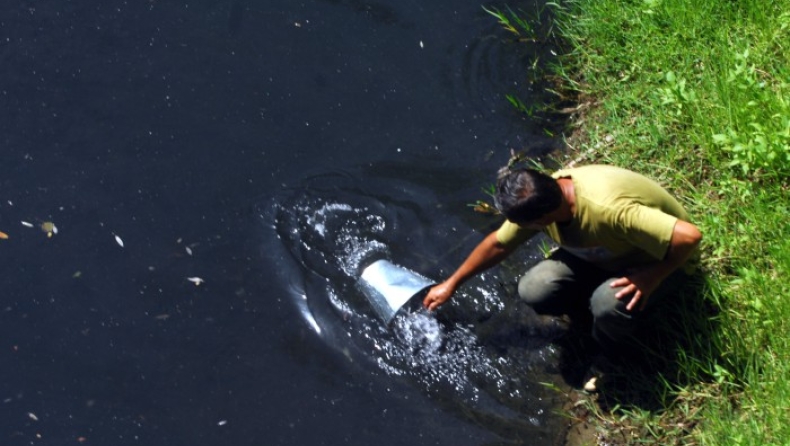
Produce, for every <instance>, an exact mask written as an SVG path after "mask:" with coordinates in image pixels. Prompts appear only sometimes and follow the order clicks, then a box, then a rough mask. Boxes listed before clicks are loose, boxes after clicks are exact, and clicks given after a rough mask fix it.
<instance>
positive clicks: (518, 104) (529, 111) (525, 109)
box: [505, 94, 535, 117]
mask: <svg viewBox="0 0 790 446" xmlns="http://www.w3.org/2000/svg"><path fill="white" fill-rule="evenodd" d="M505 98H506V99H507V101H508V102H510V105H512V106H513V108H515V109H516V110H518V111H519V112H521V113H524V114H525V115H527V116H530V117H531V116H532V115H533V114H534V113H535V106H534V105H532V106H528V105H527V104H525V103H524V101H522V100H521V99H519V98H518V97H516V96H514V95H512V94H506V95H505Z"/></svg>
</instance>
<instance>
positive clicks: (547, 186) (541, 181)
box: [494, 168, 562, 223]
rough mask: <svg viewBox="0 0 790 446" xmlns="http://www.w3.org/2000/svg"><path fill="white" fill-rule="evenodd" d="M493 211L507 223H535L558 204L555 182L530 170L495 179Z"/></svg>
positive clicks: (559, 197) (557, 187) (559, 198)
mask: <svg viewBox="0 0 790 446" xmlns="http://www.w3.org/2000/svg"><path fill="white" fill-rule="evenodd" d="M494 199H495V201H496V207H497V209H499V212H501V213H502V214H503V215H504V216H505V217H507V219H508V220H510V221H513V222H517V223H523V222H529V221H533V220H537V219H539V218H541V217H543V216H544V215H546V214H548V213H550V212H552V211H554V210H556V209H557V208H558V207H559V206H560V204H561V203H562V190H561V189H560V186H559V184H557V180H555V179H554V178H552V177H550V176H549V175H546V174H544V173H541V172H538V171H537V170H534V169H526V168H522V169H514V170H509V171H508V172H506V173H505V174H504V175H502V176H500V177H499V178H498V179H497V183H496V197H494Z"/></svg>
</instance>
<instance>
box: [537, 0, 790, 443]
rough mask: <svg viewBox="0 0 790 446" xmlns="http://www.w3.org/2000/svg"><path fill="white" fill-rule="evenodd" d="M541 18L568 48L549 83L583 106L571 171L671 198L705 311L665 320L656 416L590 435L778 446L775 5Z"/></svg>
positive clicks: (789, 138)
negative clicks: (601, 174)
mask: <svg viewBox="0 0 790 446" xmlns="http://www.w3.org/2000/svg"><path fill="white" fill-rule="evenodd" d="M552 5H553V6H554V8H555V15H556V23H555V27H556V30H557V33H558V34H560V35H561V36H562V37H563V38H564V39H565V41H566V42H567V43H568V45H569V51H568V54H567V55H565V56H564V57H562V58H561V59H560V62H559V63H558V64H557V66H556V71H557V72H558V73H559V74H560V75H562V76H564V77H565V81H566V83H565V85H566V87H567V88H573V89H576V90H578V92H579V93H580V97H583V98H587V101H588V102H589V103H591V104H592V103H594V104H597V105H596V106H594V107H591V108H589V109H588V110H587V112H586V114H585V116H584V119H583V124H582V125H581V126H580V127H579V128H577V129H576V130H575V133H574V135H573V136H571V138H570V139H569V144H570V145H571V146H572V147H573V149H574V153H571V154H570V155H571V156H572V157H578V155H579V154H580V153H583V154H584V155H585V158H586V159H587V160H588V161H596V162H607V163H612V164H616V165H620V166H624V167H628V168H631V169H633V170H636V171H640V172H642V173H644V174H646V175H648V176H650V177H653V178H656V179H658V180H659V181H660V182H661V183H663V184H664V185H665V186H667V187H669V188H670V189H672V190H673V191H674V193H675V194H676V195H677V196H680V197H682V199H683V200H684V203H685V205H686V206H687V208H688V209H689V210H690V212H691V214H692V215H693V220H694V222H695V223H697V224H698V225H699V226H700V228H701V229H702V231H703V233H704V234H705V241H704V248H703V249H704V255H703V260H704V268H703V275H704V280H705V282H706V284H707V285H706V286H704V287H701V288H700V289H699V290H698V291H697V293H696V295H695V296H693V297H694V298H696V299H699V300H702V301H704V302H705V303H706V304H707V305H709V306H712V307H715V308H716V309H717V311H715V312H712V313H711V314H708V315H703V316H702V320H700V316H699V315H693V314H681V315H678V318H679V320H678V321H675V323H676V327H675V328H674V329H676V330H680V334H681V341H679V342H677V344H676V345H668V346H663V347H662V348H663V353H667V352H669V351H670V350H671V351H672V354H673V357H674V358H676V360H677V367H676V368H674V369H673V370H672V373H673V374H674V376H672V377H666V378H667V379H666V380H665V381H664V382H663V383H662V384H659V385H658V388H656V389H653V390H654V391H656V392H658V393H660V394H662V395H663V399H662V403H663V407H662V408H661V409H660V410H651V411H648V412H644V411H640V410H639V407H627V406H615V407H613V408H612V409H611V410H610V411H609V412H608V415H607V417H608V418H607V419H606V423H605V424H606V425H608V426H616V425H617V423H618V422H620V423H622V422H623V420H622V418H623V417H624V419H627V420H630V422H631V423H636V425H637V426H640V427H641V429H642V430H640V431H639V432H641V433H647V434H646V435H644V436H639V438H635V439H633V440H622V441H621V442H625V443H631V442H633V443H634V444H637V443H638V444H644V443H652V444H709V445H721V444H728V445H747V444H748V445H752V444H759V445H780V444H785V442H786V441H787V439H790V425H788V424H787V423H786V422H785V420H786V419H787V418H788V416H790V413H788V407H789V406H790V380H788V377H790V353H788V352H790V330H788V328H790V241H788V237H787V234H790V223H788V220H790V219H788V217H787V215H788V210H789V209H788V207H790V200H789V199H790V180H788V178H790V109H789V108H790V51H788V48H787V47H788V42H790V2H789V1H787V0H783V1H772V2H765V1H759V0H741V1H737V2H721V1H719V0H697V1H695V2H689V1H688V0H627V1H622V0H567V1H563V2H558V3H552ZM695 318H696V320H695ZM669 378H671V379H669ZM677 426H683V429H681V430H680V431H678V430H677V429H676V427H677ZM651 432H652V433H653V434H652V435H651Z"/></svg>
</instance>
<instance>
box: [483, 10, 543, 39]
mask: <svg viewBox="0 0 790 446" xmlns="http://www.w3.org/2000/svg"><path fill="white" fill-rule="evenodd" d="M482 8H483V11H485V12H487V13H488V14H490V15H492V16H494V17H495V18H496V19H497V20H498V21H499V24H500V25H502V28H504V29H505V30H507V31H509V32H510V33H512V34H513V35H514V36H515V37H516V38H517V39H519V40H522V41H524V40H526V41H530V42H532V41H534V40H535V29H534V28H533V27H532V25H531V24H530V23H529V21H528V20H527V19H525V18H524V17H523V14H522V15H519V14H517V13H516V12H514V11H513V10H512V9H511V8H510V7H509V6H508V7H507V8H506V10H505V11H502V10H500V9H498V8H495V7H490V8H486V7H485V6H483V7H482Z"/></svg>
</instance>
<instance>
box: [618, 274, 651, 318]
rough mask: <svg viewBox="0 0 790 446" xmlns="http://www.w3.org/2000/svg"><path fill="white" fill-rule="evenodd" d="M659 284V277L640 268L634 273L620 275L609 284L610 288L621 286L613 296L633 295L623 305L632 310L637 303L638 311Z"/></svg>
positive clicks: (642, 307)
mask: <svg viewBox="0 0 790 446" xmlns="http://www.w3.org/2000/svg"><path fill="white" fill-rule="evenodd" d="M660 284H661V279H659V278H656V277H655V276H654V275H653V274H651V273H650V272H649V270H642V271H639V272H636V273H634V274H629V275H627V276H625V277H621V278H619V279H617V280H615V281H614V282H612V283H611V284H609V286H611V287H612V288H619V287H623V289H621V290H620V291H618V292H617V294H615V295H614V297H616V298H618V299H620V300H622V299H623V298H626V297H628V296H631V295H633V297H632V298H631V301H630V302H628V305H627V306H626V307H625V309H626V310H628V311H633V310H634V308H636V305H637V304H639V311H642V310H643V309H644V308H645V305H647V300H648V299H649V298H650V295H651V294H652V293H653V291H655V290H656V288H658V286H659V285H660Z"/></svg>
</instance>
